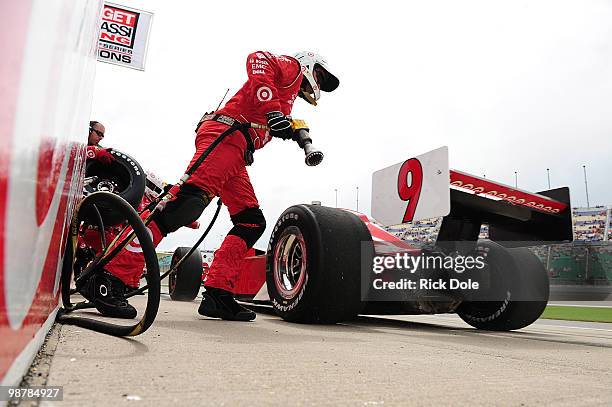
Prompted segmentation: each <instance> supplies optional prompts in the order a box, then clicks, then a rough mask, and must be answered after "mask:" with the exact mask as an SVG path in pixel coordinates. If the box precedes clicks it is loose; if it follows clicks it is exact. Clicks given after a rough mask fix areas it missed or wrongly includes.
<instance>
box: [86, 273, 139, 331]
mask: <svg viewBox="0 0 612 407" xmlns="http://www.w3.org/2000/svg"><path fill="white" fill-rule="evenodd" d="M79 285H80V284H79ZM78 291H79V293H81V295H83V297H85V298H86V299H87V300H89V301H91V302H92V303H93V305H95V307H96V309H97V310H98V311H100V314H102V315H104V316H106V317H112V318H126V319H132V318H136V314H137V311H136V308H134V307H132V306H131V305H130V304H129V303H128V302H127V299H126V298H125V293H126V292H127V291H131V289H128V286H126V285H125V284H124V283H123V281H121V280H120V279H119V278H117V277H115V276H114V275H112V274H111V273H109V272H108V271H106V270H102V271H100V272H96V273H94V274H93V275H92V276H91V277H89V278H88V279H87V280H86V281H85V282H83V285H82V286H81V287H80V288H79V289H78Z"/></svg>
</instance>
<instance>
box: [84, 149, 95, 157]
mask: <svg viewBox="0 0 612 407" xmlns="http://www.w3.org/2000/svg"><path fill="white" fill-rule="evenodd" d="M86 155H87V158H96V152H95V151H94V149H93V148H88V149H87V153H86Z"/></svg>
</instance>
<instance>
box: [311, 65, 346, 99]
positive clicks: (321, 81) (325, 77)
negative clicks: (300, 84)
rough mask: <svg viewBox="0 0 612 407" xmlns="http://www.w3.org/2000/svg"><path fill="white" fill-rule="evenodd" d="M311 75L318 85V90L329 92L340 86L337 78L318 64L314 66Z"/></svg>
mask: <svg viewBox="0 0 612 407" xmlns="http://www.w3.org/2000/svg"><path fill="white" fill-rule="evenodd" d="M312 74H313V76H314V78H315V81H317V84H318V85H319V89H321V90H322V91H324V92H331V91H333V90H335V89H336V88H337V87H338V85H340V81H339V80H338V78H336V77H335V76H334V75H332V74H331V73H330V72H328V71H327V70H326V69H325V68H323V67H322V66H321V65H319V64H315V66H314V69H313V72H312Z"/></svg>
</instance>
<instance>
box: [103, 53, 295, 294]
mask: <svg viewBox="0 0 612 407" xmlns="http://www.w3.org/2000/svg"><path fill="white" fill-rule="evenodd" d="M246 68H247V74H248V80H247V81H246V83H245V84H244V85H243V86H242V88H241V89H240V90H239V91H238V92H237V93H236V94H235V95H234V96H233V97H232V98H231V99H230V100H229V101H228V102H227V103H226V104H225V106H224V107H223V108H222V109H220V110H219V111H217V112H216V113H217V114H223V115H227V116H230V117H232V118H234V119H236V120H238V121H241V122H252V123H260V124H265V123H266V114H267V113H269V112H272V111H280V112H282V113H283V114H284V115H289V114H291V109H292V107H293V102H294V101H295V99H296V97H297V95H298V91H299V89H300V85H301V82H302V71H301V68H300V64H299V62H298V61H297V60H296V59H294V58H292V57H289V56H277V55H273V54H271V53H269V52H264V51H258V52H254V53H252V54H250V55H249V56H248V58H247V61H246ZM227 128H228V126H227V125H225V124H222V123H218V122H214V121H206V122H204V123H203V124H202V125H201V126H200V128H199V129H198V132H197V136H196V140H195V146H196V153H195V155H194V157H193V159H192V160H191V163H190V165H189V166H191V164H193V163H194V162H195V161H196V160H197V158H198V157H199V156H200V154H201V153H202V152H203V151H204V150H205V149H206V147H208V146H209V145H210V143H212V142H213V140H215V139H216V138H217V137H218V136H219V135H220V134H221V133H222V132H223V131H225V130H226V129H227ZM249 135H250V137H251V139H252V140H253V145H254V147H255V149H259V148H262V147H263V146H264V145H265V144H266V143H268V142H269V141H270V139H271V136H270V135H269V134H268V132H267V130H254V129H249ZM246 144H247V143H246V140H245V139H244V136H243V135H242V134H241V133H240V132H238V131H236V132H234V133H233V134H232V135H230V136H228V137H226V138H225V139H224V140H223V142H221V143H220V144H219V145H218V146H217V147H216V148H215V149H214V150H213V151H212V152H211V153H210V155H209V156H208V157H207V158H206V160H205V161H204V163H203V164H202V165H201V166H200V167H199V168H198V169H197V170H196V171H195V172H194V173H193V175H192V176H191V178H190V179H189V180H188V181H187V183H188V184H192V185H195V186H197V187H198V188H200V189H202V190H204V191H205V192H206V193H207V194H208V195H209V196H210V197H213V196H220V197H221V200H222V201H223V203H224V204H225V205H226V206H227V208H228V210H229V213H230V215H232V216H233V215H239V214H240V213H241V212H242V211H245V210H246V209H248V208H258V207H259V203H258V202H257V197H256V196H255V192H254V191H253V186H252V185H251V181H250V180H249V176H248V173H247V171H246V168H245V162H244V152H245V149H246V147H247V146H246ZM188 168H189V167H188ZM240 225H241V226H246V227H250V226H252V227H256V226H257V225H249V224H248V223H242V224H240ZM235 226H236V223H235ZM149 229H150V231H151V234H152V237H153V243H154V244H155V245H156V246H157V244H158V243H159V242H160V241H161V239H162V238H163V234H162V232H161V231H160V228H159V227H158V226H157V225H156V224H155V222H151V223H150V225H149ZM261 233H263V230H262V231H261ZM249 248H250V246H249V245H248V244H247V242H246V241H245V239H243V238H241V237H240V236H237V235H236V234H229V235H228V236H226V238H225V239H224V241H223V243H222V244H221V247H219V249H218V250H217V251H216V252H215V257H214V260H213V263H212V265H211V267H210V269H209V270H208V273H207V276H206V281H205V284H206V286H209V287H215V288H221V289H224V290H227V291H230V292H233V287H234V285H235V284H234V282H235V280H236V278H237V277H238V274H239V273H240V270H241V268H242V264H243V260H244V257H245V255H246V253H247V250H248V249H249ZM143 266H144V259H143V257H142V255H141V254H140V253H138V252H137V251H134V250H132V251H130V250H129V248H128V249H126V250H123V251H122V252H120V253H119V254H118V255H117V256H116V257H115V258H114V259H113V260H112V261H111V262H110V263H108V264H107V266H106V268H107V270H108V271H109V272H110V273H112V274H114V275H115V276H117V277H119V278H120V279H121V280H122V281H123V282H124V283H125V284H127V285H129V286H132V287H135V286H137V285H138V280H139V278H140V275H141V272H142V268H143Z"/></svg>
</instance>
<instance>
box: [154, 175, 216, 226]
mask: <svg viewBox="0 0 612 407" xmlns="http://www.w3.org/2000/svg"><path fill="white" fill-rule="evenodd" d="M209 203H210V197H209V196H208V194H206V192H204V191H203V190H201V189H200V188H198V187H196V186H194V185H191V184H185V185H183V186H181V189H180V190H179V192H178V194H176V199H174V200H172V201H170V202H168V203H167V204H166V207H165V208H164V209H163V210H162V211H161V212H158V213H157V214H156V215H155V216H154V217H153V220H154V221H155V223H157V226H159V230H160V231H161V232H162V233H163V235H164V236H166V235H167V234H168V233H172V232H174V231H176V230H178V229H179V228H181V227H183V226H185V225H189V224H190V223H192V222H194V221H196V220H197V219H198V218H199V217H200V215H202V212H204V209H205V208H206V207H207V206H208V204H209Z"/></svg>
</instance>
